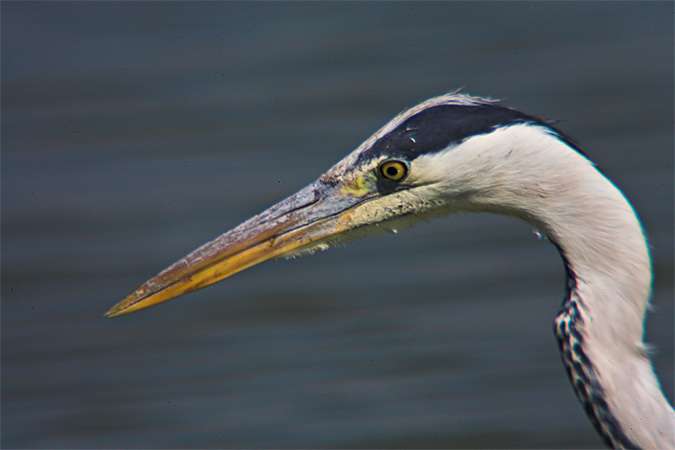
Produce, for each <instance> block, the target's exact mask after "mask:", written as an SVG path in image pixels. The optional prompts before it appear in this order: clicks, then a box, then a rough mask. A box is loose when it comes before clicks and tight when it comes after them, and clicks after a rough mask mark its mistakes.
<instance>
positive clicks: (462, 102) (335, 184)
mask: <svg viewBox="0 0 675 450" xmlns="http://www.w3.org/2000/svg"><path fill="white" fill-rule="evenodd" d="M521 123H530V124H531V123H537V124H541V122H540V121H539V120H538V119H535V118H533V117H530V116H527V115H525V114H523V113H520V112H518V111H515V110H512V109H509V108H506V107H503V106H500V105H497V104H496V103H495V102H493V101H489V100H484V99H479V98H475V97H470V96H467V95H460V94H448V95H444V96H441V97H436V98H433V99H430V100H427V101H426V102H423V103H421V104H419V105H417V106H415V107H413V108H411V109H409V110H406V111H404V112H402V113H401V114H399V115H398V116H396V117H395V118H394V119H392V120H391V121H390V122H389V123H387V124H386V125H385V126H383V127H382V128H381V129H380V130H379V131H377V132H376V133H375V134H374V135H373V136H371V137H370V138H369V139H368V140H366V141H365V142H364V143H363V144H361V145H360V146H359V147H358V148H357V149H355V150H354V151H353V152H352V153H350V154H349V155H347V156H346V157H345V158H344V159H343V160H342V161H340V162H338V163H337V164H336V165H335V166H333V167H332V168H330V169H329V170H328V171H327V172H326V173H324V174H323V175H321V176H320V177H319V178H318V179H317V180H316V181H315V182H313V183H312V184H310V185H309V186H306V187H305V188H303V189H301V190H300V191H298V192H297V193H296V194H294V195H292V196H290V197H289V198H287V199H285V200H283V201H281V202H279V203H278V204H276V205H274V206H272V207H270V208H268V209H267V210H265V211H263V212H262V213H260V214H258V215H257V216H255V217H253V218H251V219H249V220H247V221H246V222H244V223H242V224H241V225H239V226H238V227H236V228H234V229H233V230H231V231H228V232H227V233H225V234H223V235H221V236H219V237H218V238H216V239H214V240H213V241H211V242H208V243H207V244H204V245H203V246H201V247H199V248H198V249H196V250H195V251H193V252H192V253H190V254H189V255H187V256H185V257H184V258H182V259H180V260H179V261H177V262H176V263H174V264H173V265H171V266H169V267H168V268H167V269H165V270H164V271H162V272H160V273H159V274H158V275H157V276H155V277H153V278H151V279H150V280H148V281H147V282H146V283H144V284H143V285H142V286H141V287H140V288H139V289H137V290H136V291H135V292H133V293H132V294H130V295H129V296H128V297H127V298H125V299H124V300H123V301H121V302H120V303H118V304H117V305H115V306H114V307H113V308H112V309H111V310H110V311H108V313H106V315H107V316H117V315H121V314H125V313H129V312H132V311H135V310H138V309H142V308H145V307H148V306H151V305H153V304H156V303H160V302H163V301H166V300H169V299H171V298H174V297H177V296H179V295H182V294H185V293H187V292H191V291H194V290H197V289H201V288H203V287H205V286H207V285H210V284H212V283H215V282H217V281H219V280H222V279H224V278H226V277H229V276H230V275H233V274H235V273H237V272H239V271H241V270H244V269H246V268H249V267H251V266H253V265H256V264H259V263H261V262H263V261H266V260H268V259H271V258H277V257H284V256H295V255H298V254H303V253H308V252H313V251H316V250H321V249H325V248H328V247H329V246H331V245H334V244H336V243H339V242H343V241H345V240H349V239H354V238H357V237H362V236H364V235H368V234H371V233H373V232H377V231H380V230H390V229H396V228H398V227H400V226H401V225H407V224H408V223H410V222H413V221H416V220H418V219H420V218H423V217H427V216H428V215H432V214H437V213H442V212H446V211H448V210H453V209H462V208H469V207H470V205H471V204H472V196H473V195H475V194H476V193H477V192H479V191H480V189H478V188H477V187H478V186H480V180H479V178H480V173H481V171H480V169H477V167H480V165H477V164H476V161H475V160H476V159H477V158H478V159H480V156H479V155H478V156H477V155H476V154H475V152H472V154H471V155H468V156H467V152H461V151H457V149H459V148H460V147H461V146H462V145H463V144H464V143H466V142H468V140H470V139H471V138H474V137H476V136H481V135H486V134H490V133H492V132H493V131H494V130H495V129H497V128H499V127H508V126H511V125H514V124H521ZM483 163H484V164H485V163H487V164H489V161H486V160H485V159H484V161H483ZM468 167H471V170H467V168H468ZM472 186H473V187H472Z"/></svg>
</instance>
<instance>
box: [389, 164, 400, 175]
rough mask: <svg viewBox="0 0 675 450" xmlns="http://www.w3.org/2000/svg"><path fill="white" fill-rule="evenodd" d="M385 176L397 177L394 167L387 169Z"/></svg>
mask: <svg viewBox="0 0 675 450" xmlns="http://www.w3.org/2000/svg"><path fill="white" fill-rule="evenodd" d="M387 175H389V176H390V177H395V176H396V175H398V169H397V168H396V167H394V166H389V167H387Z"/></svg>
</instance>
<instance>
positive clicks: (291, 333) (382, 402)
mask: <svg viewBox="0 0 675 450" xmlns="http://www.w3.org/2000/svg"><path fill="white" fill-rule="evenodd" d="M0 8H1V12H2V16H1V17H2V24H1V25H2V447H4V448H160V447H173V448H233V447H237V448H252V447H277V448H279V447H286V448H291V447H297V448H300V447H303V448H308V447H407V448H415V447H466V448H469V447H471V448H478V447H499V448H504V447H530V448H542V447H565V448H570V447H578V448H588V447H599V446H602V443H601V441H600V439H599V438H598V437H596V435H595V433H594V431H593V429H592V427H591V425H590V423H589V422H588V420H587V419H586V417H585V416H584V413H583V411H582V408H581V407H580V406H579V404H578V402H577V400H576V398H575V396H574V393H573V391H572V389H571V388H570V386H569V383H568V381H567V378H566V376H565V373H564V370H563V368H562V365H561V362H560V357H559V355H558V350H557V347H556V344H555V341H554V338H553V335H552V321H553V318H554V316H555V314H556V312H557V310H558V308H559V306H560V303H561V301H562V296H563V293H564V274H563V267H562V264H561V261H560V258H559V256H558V255H557V253H556V251H555V249H554V248H553V246H551V245H550V244H549V243H548V242H546V241H545V240H540V239H537V237H536V236H535V234H534V233H532V230H531V228H530V227H529V226H528V225H526V224H524V223H521V222H518V221H515V220H513V219H508V218H503V217H499V216H491V215H467V216H459V217H449V218H444V219H439V220H436V221H434V222H432V223H429V224H421V225H419V226H418V227H416V228H413V229H409V230H405V231H404V232H401V233H399V234H398V235H396V236H393V235H387V236H383V237H380V238H377V239H371V240H366V241H359V242H357V243H352V244H349V245H347V246H345V247H341V248H337V249H332V250H330V251H328V252H324V253H321V254H317V255H314V256H311V257H305V258H301V259H297V260H293V261H275V262H270V263H266V264H263V265H261V266H259V267H256V268H253V269H251V270H249V271H246V272H244V273H241V274H239V275H237V276H235V277H233V278H232V279H229V280H227V281H226V282H223V283H221V284H218V285H216V286H213V287H211V288H209V289H206V290H203V291H200V292H197V293H194V294H191V295H190V296H188V297H185V298H183V299H181V300H179V301H175V302H170V303H167V304H163V305H161V306H158V307H156V308H153V309H150V310H145V311H142V312H139V313H136V314H133V315H130V316H125V317H122V318H119V319H114V320H107V319H104V318H103V317H102V315H103V313H104V312H105V311H106V310H107V309H108V308H109V307H111V306H112V305H113V304H114V303H116V302H117V301H118V300H120V299H121V298H123V297H124V296H125V295H126V294H128V293H129V292H131V291H132V290H134V289H135V288H136V287H137V286H138V285H140V284H141V283H142V282H143V281H145V280H146V279H147V278H149V277H151V276H153V275H154V274H155V273H157V272H158V271H159V270H160V269H162V268H164V267H165V266H167V265H168V264H169V263H171V262H172V261H173V260H175V259H177V258H179V257H181V256H183V255H184V254H186V253H187V252H188V251H190V250H192V249H193V248H195V247H197V246H198V245H200V244H202V243H203V242H205V241H207V240H210V239H211V238H213V237H215V236H217V235H219V234H220V233H222V232H224V231H226V230H227V229H229V228H231V227H233V226H235V225H237V224H238V223H239V222H241V221H243V220H244V219H246V218H248V217H249V216H251V215H253V214H255V213H257V212H259V211H260V210H262V209H264V208H266V207H267V206H269V205H271V204H272V203H274V202H276V201H278V200H280V199H281V198H283V197H285V196H287V195H289V194H291V193H292V192H294V191H295V190H297V189H298V188H301V187H303V186H304V185H305V184H307V183H309V182H311V181H313V180H314V179H315V178H316V177H318V176H319V175H320V174H321V173H322V172H323V171H324V170H325V169H327V168H328V167H330V166H331V165H332V164H333V163H334V162H336V161H337V160H338V159H340V158H342V156H344V155H345V154H347V153H348V152H349V151H350V150H352V149H353V148H355V147H356V146H357V145H358V144H360V143H361V142H362V141H363V140H365V139H366V138H367V137H368V136H369V135H370V134H371V133H372V132H374V131H375V130H376V129H377V128H378V127H379V126H381V125H382V124H383V123H385V122H386V121H387V120H388V119H390V118H391V117H393V116H394V115H395V114H396V113H398V112H399V111H401V110H402V109H404V108H405V107H408V106H412V105H414V104H415V103H417V102H419V101H422V100H425V99H426V98H428V97H432V96H435V95H439V94H442V93H445V92H448V91H452V90H455V89H457V88H463V89H464V91H465V92H468V93H471V94H474V95H482V96H491V97H494V98H501V99H504V103H505V104H507V105H509V106H512V107H516V108H519V109H522V110H524V111H526V112H528V113H531V114H535V115H540V116H543V117H545V118H550V119H560V120H561V122H559V127H560V128H562V129H563V130H564V131H565V132H567V133H568V134H570V135H571V136H573V137H574V138H576V139H577V140H578V141H579V142H580V143H581V146H582V147H583V148H584V149H585V151H586V153H587V154H588V155H589V156H590V157H591V158H592V159H593V160H594V161H596V162H597V163H598V165H599V167H600V168H601V169H602V170H603V171H604V172H605V173H606V174H607V175H608V176H609V177H610V178H611V179H612V180H613V181H614V182H615V183H616V184H617V185H618V186H619V187H620V188H621V189H622V190H623V191H624V192H625V193H626V195H627V196H628V198H629V199H630V200H631V201H632V202H633V204H634V206H635V208H636V210H637V211H638V213H639V214H640V216H641V218H642V220H643V223H644V225H645V228H646V230H647V233H648V236H649V239H650V243H651V246H652V251H653V257H654V264H655V290H654V304H655V309H654V311H652V312H651V313H650V315H649V318H648V320H647V340H648V342H650V343H652V344H653V345H654V346H655V347H656V348H657V351H656V352H655V357H654V361H655V366H656V370H657V373H658V374H659V376H660V377H661V380H662V383H663V387H664V390H665V392H666V394H667V395H668V396H669V398H670V399H671V401H672V399H673V121H674V118H673V53H674V49H673V3H671V2H663V3H659V2H650V3H647V2H639V3H632V2H628V3H617V2H581V3H572V4H569V3H559V2H554V3H546V2H542V3H539V2H519V3H510V2H509V3H490V2H477V3H468V2H467V3H462V2H448V3H406V2H400V3H398V2H397V3H379V2H372V3H371V2H368V3H360V2H357V3H330V2H329V3H304V2H298V3H249V2H244V3H237V2H232V3H231V2H224V3H219V2H208V3H206V2H205V3H193V2H161V3H154V2H152V3H151V2H121V3H111V2H86V3H85V2H49V3H43V2H2V4H1V5H0Z"/></svg>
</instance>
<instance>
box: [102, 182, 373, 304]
mask: <svg viewBox="0 0 675 450" xmlns="http://www.w3.org/2000/svg"><path fill="white" fill-rule="evenodd" d="M343 192H344V191H341V190H339V189H337V188H335V187H334V186H330V185H327V184H324V183H321V182H320V181H317V182H315V183H313V184H311V185H309V186H307V187H306V188H304V189H302V190H301V191H299V192H298V193H296V194H295V195H293V196H291V197H289V198H287V199H286V200H284V201H282V202H280V203H278V204H276V205H275V206H272V207H271V208H269V209H267V210H266V211H264V212H262V213H261V214H259V215H257V216H255V217H253V218H251V219H249V220H248V221H246V222H244V223H243V224H241V225H239V226H238V227H237V228H235V229H233V230H231V231H229V232H227V233H225V234H223V235H221V236H220V237H218V238H216V239H215V240H213V241H211V242H209V243H207V244H204V245H203V246H201V247H199V248H198V249H197V250H195V251H193V252H192V253H190V254H189V255H187V256H186V257H184V258H182V259H181V260H179V261H177V262H176V263H174V264H173V265H171V266H170V267H168V268H166V269H165V270H163V271H162V272H160V273H159V274H158V275H157V276H155V277H154V278H151V279H150V280H148V281H146V282H145V284H143V285H142V286H141V287H140V288H138V289H137V290H136V291H135V292H133V293H132V294H130V295H129V296H128V297H127V298H125V299H124V300H122V301H121V302H119V303H118V304H117V305H115V306H114V307H113V308H112V309H110V311H108V312H107V313H106V314H105V315H106V316H108V317H114V316H119V315H121V314H126V313H130V312H133V311H137V310H139V309H143V308H147V307H148V306H152V305H155V304H157V303H161V302H164V301H166V300H170V299H172V298H174V297H178V296H179V295H183V294H186V293H188V292H192V291H195V290H197V289H201V288H203V287H205V286H208V285H210V284H213V283H215V282H217V281H220V280H222V279H224V278H227V277H229V276H230V275H234V274H235V273H237V272H240V271H242V270H244V269H247V268H249V267H251V266H254V265H256V264H259V263H261V262H263V261H266V260H268V259H272V258H276V257H279V256H283V255H289V254H293V253H295V252H302V251H303V250H308V249H311V248H313V247H317V246H321V245H322V243H325V242H326V241H329V240H330V239H331V237H333V236H337V235H339V234H341V233H343V232H345V231H348V230H349V229H350V228H352V226H353V224H351V222H350V217H349V216H350V209H351V208H352V207H354V206H355V205H357V204H358V203H359V202H360V201H362V200H363V196H361V195H355V193H354V192H348V193H343Z"/></svg>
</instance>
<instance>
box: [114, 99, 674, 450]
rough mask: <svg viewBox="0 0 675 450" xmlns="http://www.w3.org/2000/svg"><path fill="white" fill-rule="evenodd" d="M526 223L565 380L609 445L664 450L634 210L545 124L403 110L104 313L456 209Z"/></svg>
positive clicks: (493, 107)
mask: <svg viewBox="0 0 675 450" xmlns="http://www.w3.org/2000/svg"><path fill="white" fill-rule="evenodd" d="M471 211H487V212H494V213H501V214H508V215H512V216H516V217H519V218H521V219H524V220H526V221H528V222H530V223H531V224H533V225H534V226H535V227H537V228H538V229H539V230H541V231H542V232H543V233H544V234H545V235H546V236H547V237H548V239H549V240H550V241H551V242H552V243H553V244H554V245H555V246H556V247H557V248H558V250H559V252H560V254H561V256H562V260H563V262H564V266H565V270H566V274H567V292H566V295H565V297H564V300H563V304H562V307H561V309H560V312H559V314H558V315H557V317H556V318H555V321H554V332H555V336H556V338H557V341H558V344H559V346H560V351H561V354H562V360H563V363H564V366H565V369H566V371H567V374H568V376H569V379H570V381H571V384H572V386H573V388H574V390H575V392H576V394H577V397H578V399H579V401H580V402H581V404H582V406H583V408H584V409H585V412H586V414H587V415H588V417H589V419H590V420H591V422H592V423H593V425H594V427H595V429H596V430H597V432H598V433H599V434H600V435H601V436H602V438H603V439H604V441H605V442H606V443H607V445H609V446H610V447H614V448H675V412H674V411H673V408H672V406H671V405H670V404H669V403H668V400H667V399H666V398H665V396H664V394H663V392H662V390H661V387H660V384H659V381H658V378H657V377H656V375H655V373H654V371H653V368H652V364H651V361H650V360H649V357H648V354H647V351H646V347H645V344H644V342H643V334H644V320H645V313H646V310H647V308H648V306H649V299H650V295H651V284H652V268H651V259H650V255H649V251H648V248H647V243H646V238H645V235H644V232H643V229H642V226H641V225H640V221H639V219H638V218H637V216H636V214H635V212H634V210H633V208H632V206H631V205H630V203H629V202H628V200H626V198H625V197H624V195H623V194H622V193H621V192H620V191H619V189H617V188H616V187H615V186H614V184H612V182H611V181H609V180H608V179H607V178H606V177H605V176H604V175H603V174H602V173H601V172H600V171H599V170H597V168H596V167H595V166H594V164H593V163H592V162H591V161H590V160H589V159H588V158H587V157H586V156H585V155H584V154H583V153H582V152H581V151H580V150H579V148H578V147H577V146H576V145H575V144H574V143H573V142H572V141H570V139H568V138H567V137H566V136H565V135H564V134H563V133H561V132H560V131H558V130H557V129H556V128H555V127H553V126H552V125H551V124H549V123H547V122H546V121H543V120H541V119H538V118H536V117H533V116H530V115H527V114H524V113H522V112H519V111H517V110H514V109H511V108H507V107H505V106H502V105H500V104H499V103H498V102H496V101H492V100H487V99H483V98H477V97H471V96H469V95H465V94H458V93H451V94H447V95H443V96H440V97H436V98H432V99H429V100H427V101H425V102H423V103H421V104H419V105H417V106H415V107H413V108H410V109H408V110H405V111H403V112H402V113H400V114H399V115H397V116H396V117H394V118H393V119H392V120H391V121H390V122H389V123H387V124H386V125H384V126H383V127H382V128H381V129H380V130H379V131H377V132H376V133H375V134H373V135H372V136H371V137H370V138H369V139H368V140H366V141H365V142H364V143H363V144H361V145H360V146H359V147H358V148H356V150H354V151H353V152H352V153H350V154H349V155H347V156H346V157H345V158H344V159H343V160H341V161H340V162H338V163H337V164H336V165H334V166H333V167H332V168H330V169H329V170H328V171H327V172H326V173H324V174H323V175H321V176H320V177H319V178H318V179H317V180H316V181H315V182H313V183H312V184H310V185H309V186H306V187H305V188H303V189H301V190H300V191H298V192H297V193H296V194H294V195H292V196H291V197H289V198H287V199H285V200H283V201H281V202H279V203H278V204H276V205H274V206H272V207H270V208H269V209H267V210H265V211H263V212H262V213H260V214H258V215H257V216H255V217H253V218H251V219H249V220H247V221H246V222H244V223H242V224H241V225H239V226H238V227H236V228H234V229H233V230H231V231H229V232H227V233H225V234H223V235H221V236H220V237H218V238H216V239H215V240H213V241H211V242H208V243H206V244H204V245H203V246H201V247H199V248H198V249H196V250H194V251H193V252H192V253H190V254H189V255H187V256H185V257H184V258H182V259H180V260H179V261H177V262H176V263H174V264H173V265H171V266H169V267H168V268H166V269H165V270H164V271H162V272H160V273H159V274H158V275H157V276H155V277H153V278H152V279H150V280H148V281H147V282H145V283H144V284H143V285H142V286H141V287H140V288H138V289H137V290H136V291H135V292H133V293H132V294H130V295H129V296H128V297H127V298H125V299H124V300H123V301H121V302H120V303H118V304H117V305H115V306H114V307H113V308H112V309H111V310H110V311H108V312H107V313H106V315H107V316H110V317H112V316H118V315H121V314H126V313H129V312H132V311H136V310H139V309H142V308H146V307H148V306H151V305H154V304H156V303H160V302H163V301H165V300H169V299H171V298H174V297H177V296H179V295H182V294H185V293H188V292H191V291H194V290H197V289H201V288H203V287H205V286H207V285H210V284H212V283H215V282H217V281H219V280H222V279H224V278H226V277H229V276H230V275H233V274H235V273H237V272H239V271H242V270H244V269H247V268H249V267H251V266H253V265H256V264H258V263H261V262H263V261H266V260H268V259H271V258H276V257H280V256H289V255H298V254H304V253H311V252H313V251H316V250H323V249H325V248H328V247H329V246H331V245H334V244H336V243H339V242H343V241H345V240H348V239H353V238H356V237H362V236H366V235H368V234H370V233H372V232H376V231H377V230H381V229H387V228H391V229H395V228H396V227H398V226H400V225H401V224H404V225H405V224H408V223H411V222H414V221H416V220H419V219H420V218H429V217H432V216H435V215H439V214H447V213H453V212H471Z"/></svg>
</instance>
